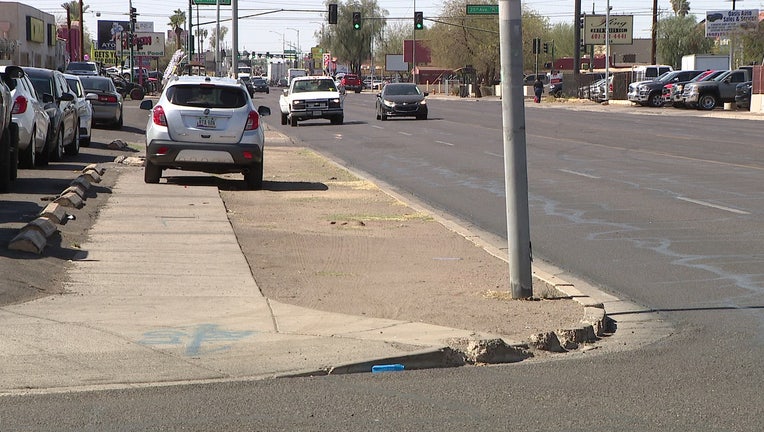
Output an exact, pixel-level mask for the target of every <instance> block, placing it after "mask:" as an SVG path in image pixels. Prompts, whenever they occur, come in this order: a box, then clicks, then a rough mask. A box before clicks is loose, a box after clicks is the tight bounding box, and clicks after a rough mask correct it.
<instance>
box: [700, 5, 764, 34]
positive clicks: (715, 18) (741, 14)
mask: <svg viewBox="0 0 764 432" xmlns="http://www.w3.org/2000/svg"><path fill="white" fill-rule="evenodd" d="M758 25H759V10H758V9H738V10H726V11H709V12H706V37H725V36H728V35H729V34H730V33H732V32H734V31H736V30H742V29H746V28H750V29H755V28H756V27H757V26H758Z"/></svg>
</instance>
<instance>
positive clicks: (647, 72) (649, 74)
mask: <svg viewBox="0 0 764 432" xmlns="http://www.w3.org/2000/svg"><path fill="white" fill-rule="evenodd" d="M673 70H674V68H672V67H671V66H668V65H646V66H635V67H634V69H632V71H631V73H632V75H631V82H634V81H650V80H654V79H655V78H658V77H659V76H660V75H663V74H664V73H666V72H671V71H673Z"/></svg>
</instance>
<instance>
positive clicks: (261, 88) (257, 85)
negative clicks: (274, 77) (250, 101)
mask: <svg viewBox="0 0 764 432" xmlns="http://www.w3.org/2000/svg"><path fill="white" fill-rule="evenodd" d="M252 88H254V92H255V93H266V94H269V93H270V92H271V89H270V87H268V81H266V80H264V79H263V78H252Z"/></svg>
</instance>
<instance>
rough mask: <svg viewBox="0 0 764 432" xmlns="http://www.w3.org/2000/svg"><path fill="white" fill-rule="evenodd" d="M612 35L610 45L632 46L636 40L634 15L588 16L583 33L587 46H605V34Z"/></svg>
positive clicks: (585, 18) (585, 19)
mask: <svg viewBox="0 0 764 432" xmlns="http://www.w3.org/2000/svg"><path fill="white" fill-rule="evenodd" d="M606 32H609V33H610V45H631V44H632V43H633V40H634V15H610V22H609V23H608V21H607V16H606V15H586V16H585V17H584V28H583V30H581V33H582V35H583V37H584V43H585V44H586V45H605V41H606V39H605V33H606Z"/></svg>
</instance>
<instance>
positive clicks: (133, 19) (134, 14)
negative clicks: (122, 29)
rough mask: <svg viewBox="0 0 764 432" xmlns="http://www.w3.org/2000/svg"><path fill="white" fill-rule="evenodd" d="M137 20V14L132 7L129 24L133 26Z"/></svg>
mask: <svg viewBox="0 0 764 432" xmlns="http://www.w3.org/2000/svg"><path fill="white" fill-rule="evenodd" d="M137 18H138V12H137V10H136V9H135V8H134V7H131V8H130V23H131V24H135V21H136V19H137Z"/></svg>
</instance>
